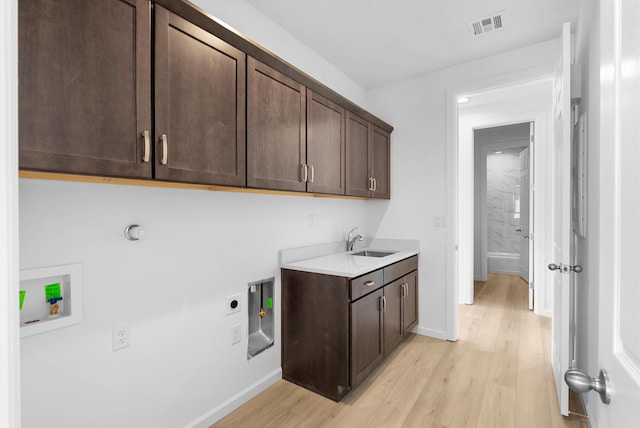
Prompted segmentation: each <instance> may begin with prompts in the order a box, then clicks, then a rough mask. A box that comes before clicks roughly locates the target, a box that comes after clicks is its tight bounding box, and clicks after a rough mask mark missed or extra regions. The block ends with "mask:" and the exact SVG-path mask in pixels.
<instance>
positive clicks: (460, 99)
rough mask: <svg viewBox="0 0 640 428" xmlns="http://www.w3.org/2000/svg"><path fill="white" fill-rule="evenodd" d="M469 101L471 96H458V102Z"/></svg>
mask: <svg viewBox="0 0 640 428" xmlns="http://www.w3.org/2000/svg"><path fill="white" fill-rule="evenodd" d="M468 102H469V97H460V98H458V104H464V103H468Z"/></svg>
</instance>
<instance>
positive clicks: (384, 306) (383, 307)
mask: <svg viewBox="0 0 640 428" xmlns="http://www.w3.org/2000/svg"><path fill="white" fill-rule="evenodd" d="M380 310H381V311H382V312H385V311H386V310H387V298H386V296H382V297H380Z"/></svg>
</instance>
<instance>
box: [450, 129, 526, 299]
mask: <svg viewBox="0 0 640 428" xmlns="http://www.w3.org/2000/svg"><path fill="white" fill-rule="evenodd" d="M521 123H531V122H516V123H508V124H507V125H518V124H521ZM499 126H503V125H499ZM490 128H495V126H486V127H485V126H483V127H481V128H474V138H475V131H478V130H480V129H490ZM526 140H527V143H526V144H527V146H526V147H531V146H532V145H531V142H530V141H529V138H528V137H527V139H526ZM521 144H522V143H516V142H502V143H485V144H482V145H480V146H479V145H478V143H477V142H476V141H475V140H474V143H473V149H474V157H475V154H476V152H477V153H478V154H479V161H480V167H481V169H480V171H478V173H479V174H475V171H474V186H475V184H477V183H476V182H475V181H476V178H478V181H480V184H484V185H483V186H481V188H480V205H479V207H478V209H477V210H474V227H475V224H478V223H479V224H480V227H481V229H480V236H479V239H476V236H477V235H476V233H475V230H474V258H475V259H477V258H479V259H480V263H481V266H480V278H478V277H476V275H475V269H474V280H475V281H486V280H487V273H488V269H487V264H488V263H487V239H488V237H487V235H488V233H487V187H486V183H487V156H488V155H489V152H490V151H493V150H507V149H513V148H518V147H522V146H521ZM531 163H533V160H531ZM530 167H532V166H531V165H530ZM476 216H478V217H479V222H478V221H476V220H477V218H475V217H476ZM530 217H531V218H533V216H530ZM478 247H479V250H480V251H479V254H478V252H477V251H476V250H477V249H478ZM477 256H479V257H477ZM474 268H475V262H474ZM530 268H531V266H530ZM466 288H468V289H470V290H471V291H472V293H473V287H466ZM464 289H465V287H464V286H461V296H460V297H461V298H460V303H466V302H465V301H463V298H462V295H464V291H462V290H464ZM471 303H473V294H472V299H471V302H470V303H469V304H471Z"/></svg>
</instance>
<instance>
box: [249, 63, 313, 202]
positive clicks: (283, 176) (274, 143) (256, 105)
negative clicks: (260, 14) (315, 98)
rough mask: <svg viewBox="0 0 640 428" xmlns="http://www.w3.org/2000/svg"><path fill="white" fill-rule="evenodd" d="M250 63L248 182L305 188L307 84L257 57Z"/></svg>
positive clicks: (251, 184)
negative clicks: (260, 60) (305, 86)
mask: <svg viewBox="0 0 640 428" xmlns="http://www.w3.org/2000/svg"><path fill="white" fill-rule="evenodd" d="M247 65H248V67H247V168H248V169H247V185H248V186H249V187H258V188H264V189H275V190H294V191H302V192H304V191H305V190H306V182H305V181H304V180H303V178H304V174H303V164H304V163H305V161H306V158H307V155H306V141H305V139H306V118H305V109H306V94H305V88H304V86H303V85H302V84H300V83H297V82H296V81H294V80H293V79H290V78H288V77H287V76H285V75H284V74H282V73H280V72H278V71H276V70H274V69H272V68H271V67H269V66H267V65H265V64H263V63H261V62H259V61H257V60H255V59H254V58H251V57H248V58H247Z"/></svg>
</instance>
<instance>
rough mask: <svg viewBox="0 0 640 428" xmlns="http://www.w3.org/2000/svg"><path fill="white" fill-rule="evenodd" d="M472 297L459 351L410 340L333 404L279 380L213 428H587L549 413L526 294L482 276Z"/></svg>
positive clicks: (547, 383) (541, 334) (546, 344)
mask: <svg viewBox="0 0 640 428" xmlns="http://www.w3.org/2000/svg"><path fill="white" fill-rule="evenodd" d="M475 287H476V290H475V296H476V301H475V304H474V305H461V306H460V340H459V341H458V342H446V341H441V340H437V339H431V338H428V337H424V336H419V335H412V336H411V337H410V338H409V339H408V340H406V341H405V342H404V343H402V344H401V345H400V346H399V347H398V348H397V349H396V351H394V353H393V354H392V355H391V356H390V357H389V358H387V360H386V361H385V362H384V363H383V364H382V366H381V367H380V368H379V369H378V370H376V371H375V372H374V373H373V374H372V375H371V376H369V378H368V379H367V380H366V381H365V382H364V383H363V384H362V385H361V386H360V387H358V388H357V389H355V390H354V391H351V392H350V393H349V394H348V395H347V396H346V397H345V399H344V400H343V401H342V402H340V403H335V402H333V401H330V400H328V399H326V398H324V397H321V396H319V395H316V394H314V393H312V392H309V391H307V390H306V389H303V388H300V387H298V386H296V385H293V384H291V383H289V382H286V381H284V380H280V381H278V382H277V383H276V384H275V385H273V386H272V387H270V388H268V389H267V390H266V391H264V392H263V393H261V394H259V395H258V396H257V397H255V398H254V399H253V400H251V401H249V402H248V403H247V404H245V405H243V406H241V407H240V408H238V409H237V410H236V411H234V412H233V413H231V414H230V415H228V416H227V417H225V418H223V419H222V420H221V421H219V422H218V423H217V424H215V425H213V426H214V427H252V426H261V427H365V426H366V427H385V428H386V427H421V428H425V427H434V428H435V427H437V428H444V427H447V428H466V427H487V428H499V427H505V428H507V427H509V428H512V427H517V428H556V427H587V424H586V422H585V421H584V420H583V419H582V418H580V417H578V416H572V417H570V418H564V417H562V416H561V415H560V413H559V411H558V406H557V400H556V398H555V394H556V393H555V386H554V382H553V375H552V371H551V364H550V352H551V350H550V347H551V339H550V335H551V320H550V319H549V318H543V317H539V316H537V315H535V314H534V313H533V312H531V311H529V310H528V309H527V298H528V289H527V284H526V283H525V282H524V281H523V280H522V279H520V278H519V277H518V276H514V275H505V274H492V273H490V274H489V276H488V281H487V282H476V284H475ZM423 316H424V315H423Z"/></svg>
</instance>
